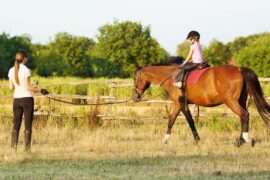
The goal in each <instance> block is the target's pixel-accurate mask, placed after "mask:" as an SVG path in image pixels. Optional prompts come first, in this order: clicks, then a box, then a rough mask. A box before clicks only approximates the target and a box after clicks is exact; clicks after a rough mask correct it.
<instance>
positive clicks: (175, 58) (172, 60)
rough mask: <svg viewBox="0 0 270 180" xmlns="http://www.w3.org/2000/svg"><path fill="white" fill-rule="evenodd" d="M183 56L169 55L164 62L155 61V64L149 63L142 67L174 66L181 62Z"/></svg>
mask: <svg viewBox="0 0 270 180" xmlns="http://www.w3.org/2000/svg"><path fill="white" fill-rule="evenodd" d="M183 60H184V58H183V57H180V56H170V57H169V58H168V60H167V62H166V63H157V64H150V65H146V66H144V67H150V66H176V65H179V64H182V63H183Z"/></svg>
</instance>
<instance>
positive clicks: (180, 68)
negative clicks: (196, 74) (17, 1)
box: [172, 61, 210, 88]
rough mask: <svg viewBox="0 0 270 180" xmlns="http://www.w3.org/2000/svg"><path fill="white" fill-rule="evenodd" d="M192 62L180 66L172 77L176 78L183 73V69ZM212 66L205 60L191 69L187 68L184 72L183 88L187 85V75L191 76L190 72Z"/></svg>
mask: <svg viewBox="0 0 270 180" xmlns="http://www.w3.org/2000/svg"><path fill="white" fill-rule="evenodd" d="M190 64H191V63H187V64H186V65H184V66H183V65H181V66H179V69H177V70H176V71H175V72H174V73H173V75H172V77H173V79H175V80H176V77H177V76H178V75H179V74H180V73H181V71H182V69H183V68H185V67H186V66H190ZM208 67H210V65H209V64H208V63H207V62H206V61H205V62H203V63H202V64H198V65H197V66H196V67H194V68H192V69H191V70H186V71H187V72H186V73H185V74H184V78H183V88H184V85H185V82H186V80H187V77H188V76H189V74H190V73H191V72H192V71H194V70H201V69H205V68H208Z"/></svg>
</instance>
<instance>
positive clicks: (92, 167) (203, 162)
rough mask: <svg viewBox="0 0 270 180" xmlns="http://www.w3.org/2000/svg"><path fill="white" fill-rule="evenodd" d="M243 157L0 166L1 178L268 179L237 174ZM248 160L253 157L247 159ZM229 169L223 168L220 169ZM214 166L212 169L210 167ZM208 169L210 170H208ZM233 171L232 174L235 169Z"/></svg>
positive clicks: (260, 174) (267, 174)
mask: <svg viewBox="0 0 270 180" xmlns="http://www.w3.org/2000/svg"><path fill="white" fill-rule="evenodd" d="M243 158H246V157H245V156H235V157H231V158H228V157H226V156H224V157H222V156H211V155H206V156H187V157H185V156H178V157H170V156H169V157H144V158H130V159H107V160H91V159H89V160H85V159H77V160H74V159H66V160H38V159H34V160H31V159H27V158H26V159H24V160H23V161H21V162H18V163H11V164H1V165H0V174H1V178H2V179H48V178H59V179H168V178H170V179H217V178H218V179H224V178H225V179H231V178H233V179H239V178H240V179H269V178H270V170H269V171H259V172H254V171H252V169H251V170H247V171H245V172H237V171H238V170H239V168H241V167H243V166H245V167H246V166H247V165H246V164H245V163H246V162H247V161H246V160H244V159H243ZM248 158H249V159H250V160H252V158H254V157H248ZM228 165H229V166H231V167H230V168H228V169H224V168H223V166H228ZM213 166H214V168H213ZM209 169H211V170H210V171H209ZM233 169H235V172H234V170H233Z"/></svg>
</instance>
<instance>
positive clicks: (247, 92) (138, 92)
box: [132, 64, 270, 146]
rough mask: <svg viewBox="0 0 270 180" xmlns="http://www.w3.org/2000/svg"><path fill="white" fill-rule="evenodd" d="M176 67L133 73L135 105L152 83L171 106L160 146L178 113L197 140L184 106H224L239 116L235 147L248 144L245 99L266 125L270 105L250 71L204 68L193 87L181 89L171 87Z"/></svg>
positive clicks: (193, 125) (191, 119)
mask: <svg viewBox="0 0 270 180" xmlns="http://www.w3.org/2000/svg"><path fill="white" fill-rule="evenodd" d="M178 68H179V65H171V64H159V65H151V66H144V67H137V69H136V70H135V74H134V87H133V95H132V99H133V101H135V102H139V101H140V100H141V99H142V96H143V93H144V92H145V90H146V89H148V88H149V87H150V85H151V84H152V83H153V84H157V85H160V86H161V87H163V88H164V89H165V90H166V91H167V92H168V94H169V96H170V99H171V100H172V101H173V106H172V108H171V110H170V112H168V114H169V115H168V127H167V131H166V134H165V136H164V139H163V143H165V144H166V143H168V141H169V138H170V136H171V131H172V127H173V125H174V122H175V120H176V118H177V116H178V115H179V113H180V111H181V112H182V113H183V115H184V116H185V118H186V120H187V123H188V125H189V127H190V129H191V131H192V134H193V138H194V140H195V142H198V141H199V140H200V136H199V134H198V132H197V129H196V127H195V124H194V120H193V118H192V115H191V113H190V110H189V108H188V104H196V105H199V106H203V107H215V106H218V105H221V104H225V105H227V106H228V107H229V108H230V109H231V110H232V111H233V112H234V113H235V114H236V115H238V116H239V117H240V122H241V130H240V136H239V138H237V142H238V146H240V145H242V144H244V143H249V142H251V141H252V140H251V139H250V138H249V134H248V132H249V112H248V110H247V105H246V103H247V98H248V96H250V97H251V100H253V102H254V104H255V106H256V108H257V111H258V112H259V114H260V116H261V119H262V120H263V121H264V123H265V124H266V126H267V127H268V126H269V122H270V120H269V119H270V106H269V104H268V103H267V101H266V100H265V98H264V96H263V91H262V88H261V86H260V83H259V80H258V77H257V75H256V74H255V72H254V71H253V70H252V69H250V68H247V67H236V66H233V65H221V66H217V67H210V68H207V69H205V71H204V73H203V74H202V75H201V76H200V77H199V80H198V82H197V83H196V84H186V86H185V88H184V90H182V89H179V88H178V87H175V86H174V85H173V82H174V78H173V76H172V74H173V73H174V72H175V71H176V70H177V69H178ZM185 94H186V96H185Z"/></svg>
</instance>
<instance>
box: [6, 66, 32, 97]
mask: <svg viewBox="0 0 270 180" xmlns="http://www.w3.org/2000/svg"><path fill="white" fill-rule="evenodd" d="M18 76H19V82H20V85H18V84H17V83H16V81H15V75H14V67H12V68H10V69H9V72H8V77H9V79H11V81H12V83H13V85H14V87H15V91H14V96H13V97H14V98H24V97H33V95H32V92H30V91H27V90H26V88H25V87H26V84H25V78H28V77H30V76H31V72H30V70H29V69H28V68H27V67H26V66H25V65H24V64H20V65H19V72H18Z"/></svg>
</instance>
